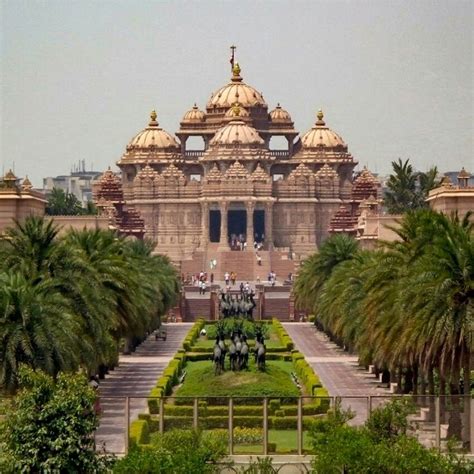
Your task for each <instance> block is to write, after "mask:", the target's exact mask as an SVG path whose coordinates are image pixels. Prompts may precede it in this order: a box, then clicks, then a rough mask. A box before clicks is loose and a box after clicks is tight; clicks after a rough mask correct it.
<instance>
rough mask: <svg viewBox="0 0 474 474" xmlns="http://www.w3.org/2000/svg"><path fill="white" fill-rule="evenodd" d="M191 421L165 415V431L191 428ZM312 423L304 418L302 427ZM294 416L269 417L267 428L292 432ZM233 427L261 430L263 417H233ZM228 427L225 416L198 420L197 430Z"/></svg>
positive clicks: (184, 417) (311, 418) (295, 419)
mask: <svg viewBox="0 0 474 474" xmlns="http://www.w3.org/2000/svg"><path fill="white" fill-rule="evenodd" d="M192 422H193V419H192V418H191V417H189V416H166V415H165V429H166V430H170V429H173V428H183V427H190V426H192ZM313 422H314V417H312V416H304V417H303V427H304V428H305V429H307V428H309V427H310V426H311V425H312V423H313ZM297 423H298V420H297V417H296V416H285V417H278V416H269V417H268V428H269V429H275V430H294V429H296V427H297ZM233 425H234V427H237V426H238V427H242V428H261V427H262V426H263V416H238V415H236V416H234V418H233ZM228 426H229V417H227V416H208V417H206V418H199V428H201V429H205V430H212V429H216V428H227V427H228Z"/></svg>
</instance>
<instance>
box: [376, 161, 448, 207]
mask: <svg viewBox="0 0 474 474" xmlns="http://www.w3.org/2000/svg"><path fill="white" fill-rule="evenodd" d="M409 161H410V160H406V161H405V162H403V161H402V160H401V159H400V158H399V159H398V161H392V168H393V174H391V175H390V178H389V180H388V182H387V188H388V191H387V193H386V195H385V199H384V204H385V206H386V207H387V209H388V212H390V213H391V214H403V213H404V212H406V211H409V210H414V209H420V208H423V207H428V206H427V204H426V198H427V197H428V192H429V191H430V190H431V189H433V188H435V187H436V186H438V184H439V182H438V180H437V175H438V169H437V168H436V166H434V167H432V168H430V169H429V170H428V171H427V172H415V171H414V170H413V167H412V165H411V164H410V163H409Z"/></svg>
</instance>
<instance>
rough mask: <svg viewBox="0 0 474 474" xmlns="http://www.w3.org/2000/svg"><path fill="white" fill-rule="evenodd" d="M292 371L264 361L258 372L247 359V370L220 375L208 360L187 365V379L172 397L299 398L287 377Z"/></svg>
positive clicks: (281, 363)
mask: <svg viewBox="0 0 474 474" xmlns="http://www.w3.org/2000/svg"><path fill="white" fill-rule="evenodd" d="M226 362H227V364H228V363H229V362H228V361H226ZM293 370H294V369H293V364H292V363H291V362H284V361H267V364H266V370H265V372H260V371H258V370H257V369H256V367H255V365H254V363H253V358H250V369H249V370H248V371H242V372H232V371H230V370H227V371H226V372H224V373H222V374H221V375H214V366H213V364H212V363H211V361H199V362H188V363H187V364H186V379H185V381H184V383H183V385H181V386H180V387H179V388H178V389H177V390H176V392H175V393H174V394H173V395H174V396H177V397H179V396H195V397H217V396H234V397H238V396H241V397H245V396H248V397H259V398H261V397H278V398H285V397H298V396H299V395H300V392H299V390H298V388H297V387H296V385H295V384H294V383H293V381H292V380H291V376H290V373H291V372H292V371H293Z"/></svg>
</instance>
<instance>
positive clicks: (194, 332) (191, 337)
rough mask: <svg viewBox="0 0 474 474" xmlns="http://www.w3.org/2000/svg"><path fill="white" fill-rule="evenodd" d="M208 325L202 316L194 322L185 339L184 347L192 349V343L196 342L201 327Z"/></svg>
mask: <svg viewBox="0 0 474 474" xmlns="http://www.w3.org/2000/svg"><path fill="white" fill-rule="evenodd" d="M205 325H206V321H205V320H204V319H202V318H199V319H197V320H196V322H195V323H194V325H193V327H192V328H191V329H190V331H189V332H188V334H187V335H186V337H185V338H184V341H183V348H184V350H185V351H191V347H192V345H193V344H194V343H195V342H196V339H197V338H198V337H199V333H200V332H201V329H202V328H203V327H204V326H205Z"/></svg>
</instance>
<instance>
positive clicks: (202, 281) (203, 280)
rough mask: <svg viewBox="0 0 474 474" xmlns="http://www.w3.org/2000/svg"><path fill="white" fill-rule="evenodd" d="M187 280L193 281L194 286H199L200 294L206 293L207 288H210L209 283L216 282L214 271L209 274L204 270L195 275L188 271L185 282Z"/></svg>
mask: <svg viewBox="0 0 474 474" xmlns="http://www.w3.org/2000/svg"><path fill="white" fill-rule="evenodd" d="M186 282H187V283H191V284H192V285H193V286H197V287H199V294H200V295H205V294H206V290H207V289H208V283H209V282H210V284H212V283H214V273H211V274H210V275H208V274H207V272H205V271H203V270H201V271H200V272H199V273H196V274H193V275H189V273H188V274H187V275H186V279H185V280H184V283H186Z"/></svg>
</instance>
